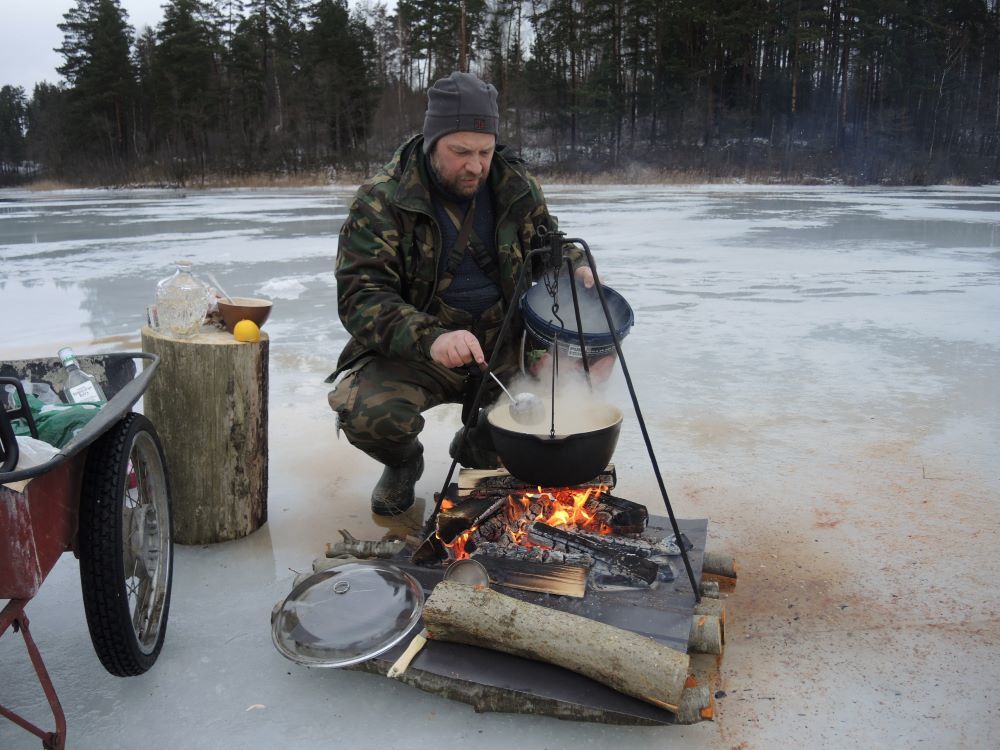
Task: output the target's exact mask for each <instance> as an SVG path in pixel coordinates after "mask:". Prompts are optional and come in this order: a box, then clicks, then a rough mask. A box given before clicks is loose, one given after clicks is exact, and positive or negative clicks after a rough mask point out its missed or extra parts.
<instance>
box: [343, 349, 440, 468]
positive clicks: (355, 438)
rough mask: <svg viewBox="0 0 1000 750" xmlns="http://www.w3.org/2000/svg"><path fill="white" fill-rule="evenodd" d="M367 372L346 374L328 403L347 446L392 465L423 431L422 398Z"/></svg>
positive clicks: (399, 385) (413, 390)
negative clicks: (348, 444)
mask: <svg viewBox="0 0 1000 750" xmlns="http://www.w3.org/2000/svg"><path fill="white" fill-rule="evenodd" d="M368 369H369V368H363V369H360V370H357V371H355V372H351V373H349V374H348V375H347V376H345V377H344V378H343V379H342V380H341V381H340V382H339V383H338V384H337V386H336V387H335V388H334V389H333V390H332V391H330V393H329V395H328V396H327V399H328V401H329V403H330V407H331V408H332V409H333V410H334V412H336V414H337V425H338V429H340V430H343V431H344V434H345V435H346V436H347V439H348V440H349V441H350V443H351V444H352V445H354V446H356V447H357V448H360V449H361V450H363V451H364V452H365V453H367V454H368V455H370V456H372V457H373V458H375V459H377V460H379V461H381V462H382V463H388V464H392V463H393V462H394V461H395V460H396V458H397V457H398V456H400V455H403V454H404V453H405V451H406V449H407V446H409V445H410V444H411V443H412V442H413V440H414V439H415V438H416V437H417V435H419V434H420V431H421V430H422V429H423V426H424V419H423V417H422V416H421V415H420V412H421V410H422V402H423V400H424V397H423V394H421V393H420V392H419V389H417V388H415V387H413V386H408V385H403V384H399V383H394V382H392V381H385V380H383V379H382V378H381V377H379V376H378V375H377V374H375V373H374V371H373V370H369V371H367V372H366V370H368ZM372 375H374V377H373V376H372Z"/></svg>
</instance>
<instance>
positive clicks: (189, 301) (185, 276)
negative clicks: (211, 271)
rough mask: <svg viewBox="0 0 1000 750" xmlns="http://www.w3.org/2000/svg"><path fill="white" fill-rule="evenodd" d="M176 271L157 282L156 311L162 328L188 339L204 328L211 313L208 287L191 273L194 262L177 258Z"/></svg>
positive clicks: (171, 333) (173, 334)
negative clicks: (203, 325)
mask: <svg viewBox="0 0 1000 750" xmlns="http://www.w3.org/2000/svg"><path fill="white" fill-rule="evenodd" d="M174 263H175V264H176V266H177V270H176V271H174V273H173V274H172V275H171V276H168V277H167V278H165V279H162V280H161V281H160V282H159V283H158V284H157V285H156V312H157V316H158V318H159V324H160V329H161V330H164V331H166V332H167V333H169V334H170V335H172V336H178V337H181V338H185V337H187V336H193V335H194V334H196V333H198V331H199V330H201V326H202V323H204V322H205V314H206V313H207V312H208V306H209V302H210V295H209V291H208V287H207V286H205V285H204V284H202V283H201V282H200V281H199V280H198V279H197V278H195V277H194V275H193V274H192V273H191V265H192V264H191V261H189V260H177V261H174Z"/></svg>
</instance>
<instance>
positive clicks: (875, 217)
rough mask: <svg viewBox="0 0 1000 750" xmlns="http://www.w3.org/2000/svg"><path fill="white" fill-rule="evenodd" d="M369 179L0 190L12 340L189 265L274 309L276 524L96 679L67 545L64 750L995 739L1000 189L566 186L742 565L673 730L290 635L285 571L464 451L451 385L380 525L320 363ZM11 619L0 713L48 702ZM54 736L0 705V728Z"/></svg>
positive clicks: (128, 343)
mask: <svg viewBox="0 0 1000 750" xmlns="http://www.w3.org/2000/svg"><path fill="white" fill-rule="evenodd" d="M352 191H353V190H352V188H349V187H340V188H331V189H326V190H295V191H251V190H245V191H190V192H182V191H156V190H142V191H130V192H127V191H113V192H112V191H66V192H59V193H27V192H19V191H9V190H8V191H0V320H2V321H3V322H4V326H3V331H4V332H3V338H2V340H0V358H4V359H9V358H20V357H25V356H54V355H55V352H56V350H57V349H59V348H60V347H61V346H66V345H69V346H72V347H74V349H75V350H76V351H77V352H78V353H87V352H90V351H97V350H102V351H106V350H132V349H137V348H138V346H139V344H138V334H137V332H138V329H139V327H140V325H141V324H142V323H143V322H144V318H145V306H146V305H147V304H149V303H151V302H152V301H153V294H154V289H155V284H156V281H157V280H158V279H160V278H162V277H163V276H165V275H167V274H168V273H169V272H170V271H171V270H172V261H173V260H174V259H175V258H178V257H189V258H191V259H192V260H193V261H194V263H195V269H196V272H197V271H198V270H199V269H204V270H208V271H211V272H212V273H214V274H215V275H216V276H217V277H218V279H219V281H220V283H222V284H223V285H224V286H225V288H226V291H227V292H229V294H231V295H235V296H265V297H270V298H272V299H274V300H275V305H274V310H273V313H272V315H271V318H270V320H269V321H268V322H267V325H266V327H265V330H266V331H267V332H268V333H269V334H270V336H271V364H270V368H271V382H270V409H271V411H270V444H271V453H270V496H269V518H270V520H269V523H268V524H267V525H266V526H265V527H264V528H263V529H262V530H261V531H259V532H257V533H255V534H254V535H252V536H251V537H249V538H248V539H245V540H242V541H239V542H233V543H227V544H222V545H213V546H207V547H179V548H178V551H177V569H176V574H175V589H174V601H173V605H172V609H171V616H170V624H169V627H168V640H167V644H166V647H165V649H164V651H163V655H162V656H161V658H160V661H159V662H158V663H157V665H156V666H155V667H154V669H153V670H152V671H151V672H150V673H149V674H148V675H146V676H144V677H140V678H134V679H131V680H119V679H116V678H112V677H109V676H108V675H107V674H105V673H104V672H103V671H102V669H101V667H100V665H99V663H98V662H97V660H96V658H95V657H94V655H93V652H92V650H91V647H90V645H89V638H88V635H87V630H86V624H85V621H84V618H83V611H82V606H81V601H80V590H79V579H78V578H77V572H76V571H77V563H76V561H75V560H74V559H73V557H72V556H71V555H64V556H63V559H62V560H61V561H60V563H59V565H58V566H57V568H56V570H55V571H54V572H53V574H52V575H51V576H50V577H49V579H48V580H47V581H46V582H45V584H44V585H43V587H42V590H41V592H40V594H39V596H38V597H37V598H36V599H35V601H34V602H32V604H31V605H30V606H29V607H28V614H29V616H30V617H31V622H32V628H33V631H34V634H35V638H36V640H37V641H38V642H39V646H40V648H41V650H42V653H43V655H44V657H45V658H46V661H47V663H48V666H49V669H50V671H51V673H52V676H53V679H54V681H55V684H56V688H57V690H59V693H60V696H61V697H62V700H63V705H64V706H65V708H66V711H67V714H68V718H69V737H70V746H71V747H73V746H77V747H136V746H149V747H185V748H201V747H204V748H217V747H316V746H329V745H334V744H335V745H338V746H345V747H360V748H367V747H372V748H374V747H379V748H385V747H402V746H404V745H405V746H407V747H427V748H440V747H442V746H453V745H455V743H460V744H461V746H463V747H465V746H474V747H477V748H482V749H484V750H486V749H489V748H505V749H508V748H510V747H517V746H523V747H529V748H540V747H550V748H554V747H569V746H574V747H581V748H583V747H594V748H600V747H607V746H609V745H611V744H612V743H616V744H617V743H621V742H625V743H627V744H628V745H629V746H630V747H636V748H645V747H649V748H654V747H656V748H661V747H664V746H665V744H667V743H674V742H676V743H677V746H678V747H680V746H685V747H691V748H697V747H718V746H725V747H730V746H739V745H740V744H741V743H745V744H746V746H749V747H789V746H792V745H794V746H802V747H847V746H860V747H876V746H897V747H902V746H906V747H912V746H916V745H917V744H918V743H920V742H934V743H935V744H937V745H942V746H948V747H955V746H983V747H985V746H989V745H990V744H992V742H993V741H992V740H989V737H991V736H995V733H996V731H997V730H998V729H1000V717H998V715H997V704H996V700H995V697H994V696H993V695H992V690H993V688H992V686H993V685H995V684H996V682H997V680H998V679H1000V666H998V656H997V654H998V653H1000V651H998V648H997V646H998V642H1000V628H998V615H997V612H998V610H1000V599H998V593H997V588H996V584H995V569H996V559H997V555H998V553H1000V538H998V529H1000V512H998V506H997V503H996V498H997V496H998V495H1000V474H998V472H997V468H996V467H997V465H998V463H997V446H998V445H1000V386H998V382H1000V379H998V375H997V373H1000V188H997V187H985V188H920V189H916V188H914V189H895V188H892V189H888V188H867V189H853V188H840V187H822V188H813V187H808V188H806V187H802V188H789V187H759V186H698V187H653V186H650V187H586V188H580V187H575V186H565V185H548V186H547V189H546V194H547V196H548V199H549V202H550V204H551V208H552V211H553V213H555V214H556V215H558V217H559V220H560V227H561V228H562V229H563V230H565V231H566V232H568V234H569V235H570V236H573V237H581V238H583V239H584V240H586V241H587V242H588V243H589V245H590V247H591V248H592V250H593V252H594V255H595V257H596V259H597V262H598V264H599V267H598V271H599V273H600V275H601V277H602V279H603V280H604V281H605V282H606V283H607V284H609V285H611V286H612V287H614V288H615V289H617V290H618V291H619V292H621V293H622V294H623V295H624V296H625V297H626V299H628V300H629V302H630V303H631V305H632V307H633V308H634V310H635V327H634V328H633V330H632V332H631V334H630V335H629V337H628V338H627V339H626V340H625V355H626V362H627V365H628V368H629V371H630V373H631V375H632V378H633V380H634V382H635V387H636V391H637V394H638V397H639V400H640V406H641V408H642V412H643V416H644V418H645V422H646V425H647V427H648V429H649V432H650V435H651V438H652V440H653V444H654V448H655V452H656V456H657V459H658V464H659V466H660V468H661V470H662V472H663V474H664V479H665V484H666V486H667V488H668V490H669V492H670V497H671V500H672V501H673V504H674V507H675V510H676V511H677V513H678V514H679V515H680V516H682V517H703V516H708V517H709V518H710V519H711V526H710V534H711V537H712V542H713V544H714V545H716V549H719V550H721V551H724V552H728V553H730V554H734V555H736V556H737V558H738V560H739V561H740V562H741V564H742V568H741V571H742V572H741V579H740V584H739V586H738V588H737V592H736V593H735V594H734V595H733V596H732V597H730V599H729V600H728V606H729V608H730V612H731V625H730V628H729V629H728V634H729V635H728V647H727V648H728V651H727V654H726V657H725V659H724V662H723V674H724V676H725V683H724V684H723V685H722V686H721V688H722V689H724V690H725V691H726V693H727V697H725V698H722V699H720V701H719V714H718V719H717V721H716V722H715V723H714V724H706V725H700V726H697V727H692V728H667V729H622V728H614V727H603V726H588V725H578V724H573V723H560V722H557V721H554V720H548V719H541V718H531V717H508V716H495V715H476V714H474V713H473V712H472V711H471V709H469V708H468V707H466V706H463V705H461V704H456V703H451V702H449V701H446V700H444V699H440V698H437V697H434V696H429V695H425V694H423V693H420V692H419V691H415V690H413V689H410V688H407V687H405V686H403V685H400V684H397V683H395V682H390V681H387V680H381V679H378V678H374V677H370V676H366V675H359V674H352V673H345V672H339V671H334V672H330V671H320V670H305V669H302V668H300V667H297V666H296V665H293V664H290V663H288V662H286V661H285V660H284V659H282V658H281V657H280V656H279V655H278V654H277V653H276V652H275V650H274V649H273V647H272V646H271V644H270V639H269V634H268V615H269V612H270V609H271V606H272V604H274V602H275V601H277V600H278V599H279V598H281V597H282V596H284V594H286V593H287V592H288V590H289V588H290V584H291V580H292V577H293V575H294V574H293V572H292V571H295V570H299V571H301V570H305V569H307V568H308V567H309V564H310V561H311V560H312V558H313V557H316V556H319V555H321V554H322V552H323V549H324V545H325V543H327V542H329V541H335V540H337V539H339V535H338V534H337V529H339V528H348V529H349V530H350V531H351V532H352V533H354V535H355V536H357V537H359V538H380V537H381V536H382V535H383V534H384V533H386V532H387V531H390V530H392V531H396V532H400V531H403V532H405V531H406V530H407V526H409V528H410V529H412V528H415V527H417V526H418V525H419V524H420V521H421V518H422V514H423V513H425V512H427V510H428V507H429V505H430V503H431V502H432V496H433V493H434V492H435V491H437V490H438V489H440V487H439V484H440V482H441V481H443V479H444V475H445V472H446V470H447V467H448V465H449V463H450V462H449V461H448V458H447V444H448V442H449V440H450V439H451V435H452V434H453V431H454V429H455V427H456V421H457V418H458V412H457V408H455V407H442V408H439V409H435V410H432V411H431V412H429V413H428V414H427V422H428V424H427V428H426V430H425V433H424V436H425V438H426V439H425V440H424V442H425V445H426V447H427V450H426V453H425V458H426V461H427V469H426V471H425V474H424V477H423V478H422V479H421V481H420V482H419V483H418V485H417V491H418V492H417V494H418V502H417V505H416V506H415V509H414V510H413V511H411V512H410V513H409V514H407V515H406V516H404V517H403V518H401V519H398V520H396V521H385V520H383V519H379V518H377V517H373V516H372V515H371V514H370V513H369V512H368V508H367V503H368V493H369V492H370V489H371V486H372V484H373V482H374V481H375V479H376V478H377V476H378V466H377V465H376V464H375V463H374V462H373V461H371V460H370V459H367V458H366V457H364V456H363V455H361V454H360V453H358V452H357V451H355V450H354V449H353V448H351V447H350V446H349V445H348V444H347V443H346V441H343V440H341V441H339V442H338V441H337V440H336V438H335V436H334V429H333V420H332V416H331V413H330V410H329V408H328V406H327V403H326V393H327V390H328V387H327V386H325V385H324V384H323V383H322V380H323V378H324V377H325V376H326V375H327V374H328V373H329V372H330V371H331V370H332V369H333V367H334V363H335V361H336V357H337V354H338V353H339V351H340V349H341V347H342V346H343V344H344V342H345V341H346V334H345V332H344V330H343V328H342V326H341V324H340V322H339V320H338V316H337V304H336V284H335V281H334V278H333V258H334V255H335V252H336V244H337V231H338V230H339V227H340V224H341V222H342V220H343V217H344V216H345V214H346V210H347V205H348V203H349V200H350V197H351V194H352ZM604 390H605V391H606V394H605V395H606V396H607V398H608V399H609V400H612V401H613V402H615V403H616V404H618V405H620V406H621V408H622V409H623V411H624V412H625V415H626V417H625V423H624V425H623V428H622V434H621V438H620V440H619V444H618V449H617V451H616V455H615V463H616V465H617V467H618V473H619V477H620V480H619V487H618V490H617V491H616V492H617V493H618V494H620V495H622V496H623V497H628V498H631V499H635V500H638V501H640V502H644V503H646V504H648V505H649V506H650V510H651V512H653V513H660V514H662V512H663V510H662V500H661V498H660V496H659V491H658V489H657V485H656V483H655V481H654V478H653V476H652V473H651V470H650V462H649V460H648V457H647V455H646V452H645V447H644V444H643V441H642V438H641V434H640V432H639V429H638V426H637V420H636V419H635V418H634V414H633V411H632V409H631V406H630V402H629V398H628V393H627V390H626V389H625V386H624V380H623V378H622V375H621V367H619V368H618V369H617V370H616V374H615V376H614V377H613V378H612V380H611V381H610V382H609V384H608V385H607V386H606V388H604ZM18 638H19V637H18V636H14V635H12V634H10V633H8V634H5V636H4V637H3V638H2V639H0V671H2V674H3V679H0V703H3V704H5V705H10V706H12V707H14V708H21V709H25V710H27V712H28V713H29V715H30V716H31V717H32V718H33V719H34V720H35V721H36V723H43V724H46V723H47V722H48V719H47V717H46V716H45V713H44V710H43V708H44V703H43V699H42V697H41V694H40V692H39V691H38V689H37V688H36V687H34V685H33V682H32V680H31V678H30V675H31V672H30V666H28V664H27V660H26V658H25V656H24V651H23V646H22V645H21V644H20V643H18V642H17V641H18ZM260 706H263V707H262V708H261V707H260ZM177 717H180V719H178V718H177ZM35 746H36V743H34V742H33V741H31V739H30V737H29V736H28V735H27V734H23V733H22V732H21V731H20V730H17V729H16V728H15V727H14V726H13V725H11V724H9V723H6V722H3V721H0V747H3V748H5V749H6V748H21V747H35Z"/></svg>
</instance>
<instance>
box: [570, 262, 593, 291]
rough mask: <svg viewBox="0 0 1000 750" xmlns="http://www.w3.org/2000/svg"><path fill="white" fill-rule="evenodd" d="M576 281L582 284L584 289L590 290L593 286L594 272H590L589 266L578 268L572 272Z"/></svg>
mask: <svg viewBox="0 0 1000 750" xmlns="http://www.w3.org/2000/svg"><path fill="white" fill-rule="evenodd" d="M573 275H574V276H575V277H576V280H577V281H579V282H580V283H581V284H583V286H584V288H585V289H590V288H591V287H592V286H594V272H593V271H591V270H590V266H580V267H579V268H578V269H576V270H575V271H574V272H573Z"/></svg>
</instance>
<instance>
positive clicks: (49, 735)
mask: <svg viewBox="0 0 1000 750" xmlns="http://www.w3.org/2000/svg"><path fill="white" fill-rule="evenodd" d="M27 604H28V600H27V599H11V600H10V601H9V602H7V606H6V607H4V608H3V611H2V612H0V637H2V636H3V634H4V633H6V632H7V628H9V627H10V626H11V625H13V626H14V632H15V633H16V632H17V631H20V632H21V636H22V637H23V638H24V646H25V648H27V649H28V658H29V659H31V665H32V666H33V667H34V668H35V674H36V675H38V682H39V684H40V685H41V686H42V690H43V691H44V692H45V697H46V698H47V699H48V701H49V708H51V709H52V716H53V717H54V718H55V721H56V730H55V731H54V732H46V731H45V730H44V729H40V728H39V727H36V726H35V725H34V724H32V723H31V722H30V721H28V720H27V719H25V718H23V717H22V716H20V715H18V714H16V713H14V712H13V711H11V710H10V709H9V708H6V707H5V706H2V705H0V716H3V717H4V718H7V719H10V720H11V721H12V722H14V723H15V724H17V725H18V726H19V727H21V728H22V729H26V730H27V731H29V732H31V733H32V734H33V735H35V736H36V737H38V738H39V739H40V740H41V741H42V747H44V748H47V749H48V750H62V749H63V748H64V747H66V714H64V713H63V710H62V705H61V704H60V703H59V696H57V695H56V689H55V687H54V686H53V685H52V680H51V679H50V678H49V673H48V670H46V669H45V663H44V662H43V661H42V655H41V654H40V653H39V651H38V646H36V645H35V641H34V639H33V638H32V637H31V631H30V630H29V629H28V616H27V615H26V614H24V608H25V606H27Z"/></svg>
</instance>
